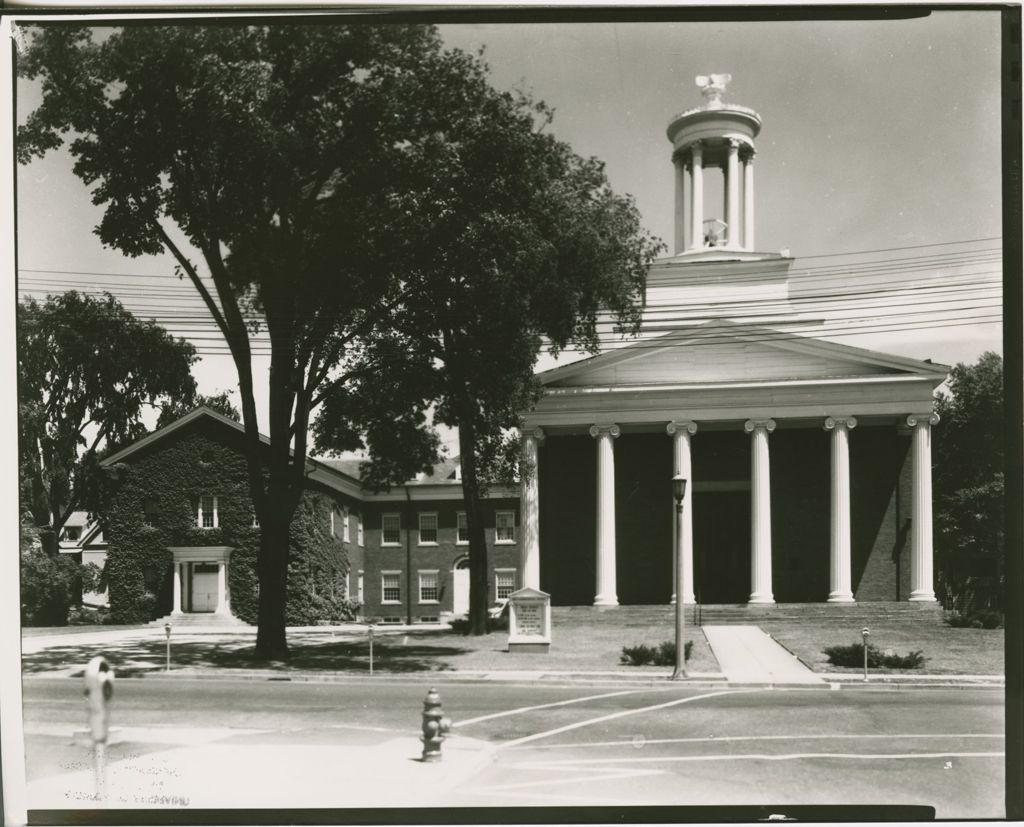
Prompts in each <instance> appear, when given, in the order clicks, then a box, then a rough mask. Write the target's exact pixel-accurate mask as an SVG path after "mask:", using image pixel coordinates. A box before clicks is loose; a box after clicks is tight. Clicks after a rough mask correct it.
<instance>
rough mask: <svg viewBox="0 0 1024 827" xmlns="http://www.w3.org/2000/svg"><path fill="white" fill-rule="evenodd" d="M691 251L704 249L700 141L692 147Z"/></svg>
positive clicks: (702, 169) (702, 171) (702, 167)
mask: <svg viewBox="0 0 1024 827" xmlns="http://www.w3.org/2000/svg"><path fill="white" fill-rule="evenodd" d="M690 159H691V163H690V249H691V250H700V249H702V248H703V247H704V151H703V149H702V148H701V145H700V141H697V142H696V143H695V144H693V145H692V146H691V147H690Z"/></svg>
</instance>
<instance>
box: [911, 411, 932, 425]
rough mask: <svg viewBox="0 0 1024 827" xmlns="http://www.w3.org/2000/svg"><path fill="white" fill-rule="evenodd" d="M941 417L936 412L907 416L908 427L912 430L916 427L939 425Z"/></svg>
mask: <svg viewBox="0 0 1024 827" xmlns="http://www.w3.org/2000/svg"><path fill="white" fill-rule="evenodd" d="M938 424H939V415H938V414H937V413H935V411H928V412H927V413H914V414H909V415H908V416H907V425H908V426H910V427H911V428H913V427H915V426H916V425H938Z"/></svg>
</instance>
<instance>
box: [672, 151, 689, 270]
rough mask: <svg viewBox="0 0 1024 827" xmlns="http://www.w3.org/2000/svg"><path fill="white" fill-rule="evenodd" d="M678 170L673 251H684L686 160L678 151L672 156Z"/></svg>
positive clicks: (676, 170)
mask: <svg viewBox="0 0 1024 827" xmlns="http://www.w3.org/2000/svg"><path fill="white" fill-rule="evenodd" d="M672 164H673V166H674V167H675V172H676V222H675V225H674V227H673V230H674V232H675V235H674V236H673V247H672V252H673V253H674V254H679V253H682V252H684V251H685V250H686V189H685V187H686V183H685V182H686V160H685V159H684V158H683V157H682V155H681V154H679V153H677V154H676V155H675V157H673V158H672Z"/></svg>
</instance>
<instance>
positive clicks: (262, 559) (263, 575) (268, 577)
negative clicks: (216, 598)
mask: <svg viewBox="0 0 1024 827" xmlns="http://www.w3.org/2000/svg"><path fill="white" fill-rule="evenodd" d="M268 510H273V511H278V510H279V508H277V507H275V506H274V505H271V506H270V509H268ZM267 516H268V517H269V519H268V520H267V521H266V522H262V521H261V523H260V551H259V555H258V556H257V566H256V567H257V573H258V575H259V583H260V599H259V613H258V615H257V617H258V620H257V623H258V628H257V631H256V657H257V658H261V659H264V660H285V659H286V658H287V657H288V637H287V634H286V632H285V607H286V606H287V604H288V527H289V523H290V520H288V519H282V516H283V515H280V514H268V515H267Z"/></svg>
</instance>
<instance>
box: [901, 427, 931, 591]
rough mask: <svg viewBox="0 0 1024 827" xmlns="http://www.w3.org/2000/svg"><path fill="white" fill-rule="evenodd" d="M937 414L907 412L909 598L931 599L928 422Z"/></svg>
mask: <svg viewBox="0 0 1024 827" xmlns="http://www.w3.org/2000/svg"><path fill="white" fill-rule="evenodd" d="M938 421H939V415H938V414H937V413H924V414H911V415H910V416H908V417H907V425H909V426H910V427H911V428H913V429H914V430H913V436H912V437H911V439H912V440H913V447H912V451H913V477H914V492H913V495H912V497H913V506H912V510H911V517H912V520H911V528H910V600H913V601H916V602H934V601H935V585H934V577H933V574H932V554H933V550H932V425H935V424H936V423H937V422H938Z"/></svg>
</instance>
